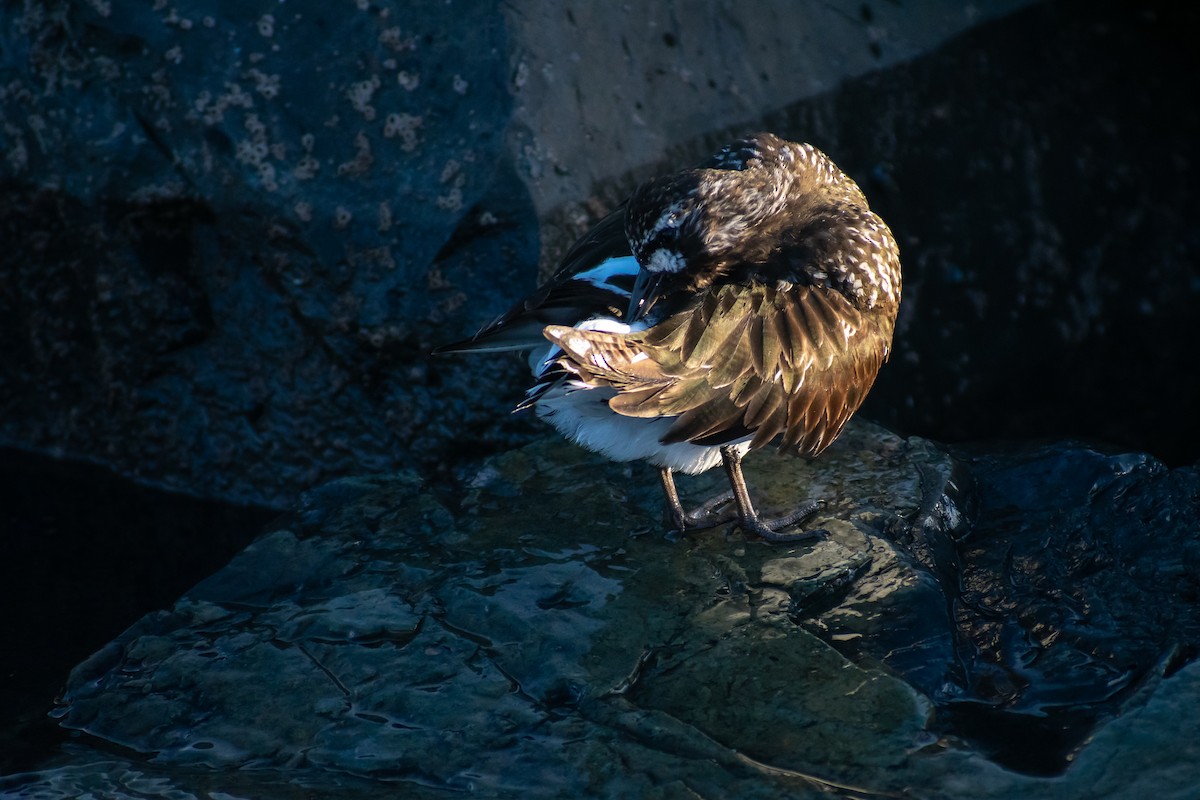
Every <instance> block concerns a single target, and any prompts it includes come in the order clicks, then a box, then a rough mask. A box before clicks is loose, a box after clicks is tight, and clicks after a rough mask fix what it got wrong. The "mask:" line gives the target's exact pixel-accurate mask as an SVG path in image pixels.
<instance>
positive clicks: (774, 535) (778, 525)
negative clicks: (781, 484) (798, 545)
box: [738, 500, 829, 544]
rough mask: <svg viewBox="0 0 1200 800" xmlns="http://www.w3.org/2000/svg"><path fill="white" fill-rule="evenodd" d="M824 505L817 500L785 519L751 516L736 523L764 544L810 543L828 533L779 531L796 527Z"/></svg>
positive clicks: (818, 531)
mask: <svg viewBox="0 0 1200 800" xmlns="http://www.w3.org/2000/svg"><path fill="white" fill-rule="evenodd" d="M824 505H825V504H824V503H823V502H821V501H820V500H817V501H814V502H812V503H809V504H808V505H806V506H804V507H802V508H800V509H797V510H796V511H793V512H792V513H791V514H788V515H787V516H786V517H780V518H779V519H773V520H764V519H760V518H759V517H758V515H757V514H755V515H753V516H748V517H743V518H742V519H741V520H740V521H739V522H738V525H740V526H741V527H742V528H743V529H744V530H746V531H748V532H749V533H752V534H754V535H755V536H757V537H758V538H760V539H762V540H763V541H764V542H772V543H777V544H778V543H790V542H805V541H810V540H812V539H820V538H823V537H825V536H827V535H828V534H829V532H828V531H825V530H811V531H796V532H794V533H781V532H780V531H782V530H783V529H784V528H788V527H791V526H792V525H796V524H799V523H801V522H803V521H804V520H806V519H808V518H809V517H811V516H812V515H813V514H816V513H817V512H818V511H820V510H821V508H823V507H824Z"/></svg>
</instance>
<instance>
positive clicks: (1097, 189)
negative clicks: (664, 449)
mask: <svg viewBox="0 0 1200 800" xmlns="http://www.w3.org/2000/svg"><path fill="white" fill-rule="evenodd" d="M1198 30H1200V15H1198V13H1197V10H1196V8H1195V7H1194V6H1182V5H1178V4H1167V3H1149V4H1140V5H1138V6H1136V7H1135V6H1131V5H1129V4H1124V3H1080V2H1055V3H1044V4H1039V5H1037V6H1034V7H1032V8H1030V9H1027V10H1025V11H1022V12H1020V13H1018V14H1015V15H1013V16H1011V17H1008V18H1006V19H1003V20H999V21H997V22H995V23H993V24H991V25H988V26H986V27H983V28H979V29H976V30H973V31H970V32H968V33H966V34H964V35H963V36H961V37H959V38H958V39H957V40H955V41H954V42H952V43H950V44H948V45H947V46H946V47H944V48H942V49H940V50H939V51H938V52H937V53H936V54H933V55H931V56H929V57H926V58H922V59H917V60H915V61H913V62H911V63H909V64H906V65H901V66H898V67H896V68H894V69H890V70H888V71H886V72H881V73H877V74H875V75H873V76H869V77H867V78H865V79H864V80H861V81H856V82H853V83H850V84H847V85H846V86H845V87H844V88H843V90H842V91H840V92H837V93H834V94H831V95H828V96H826V97H824V98H821V99H819V100H817V101H814V102H807V103H802V104H800V105H798V106H796V107H794V108H792V109H788V110H785V111H783V112H781V113H780V114H778V115H771V116H770V117H769V118H768V122H767V125H768V126H769V127H775V128H777V129H780V130H781V131H782V132H785V133H789V134H791V135H793V137H801V138H805V137H807V138H809V139H811V140H812V141H814V143H816V144H819V145H821V146H824V147H827V148H828V149H829V150H830V151H831V152H836V153H838V161H839V164H841V165H842V166H843V168H844V169H846V170H847V171H848V172H850V173H851V174H852V175H853V176H854V177H855V178H856V179H858V181H859V182H860V184H861V185H862V186H863V188H864V191H865V192H866V193H867V196H868V197H869V198H870V199H871V204H872V207H873V208H875V209H876V210H878V211H879V213H880V214H881V216H883V218H884V219H886V220H888V223H889V224H890V225H891V227H892V230H893V231H896V233H897V240H898V242H899V244H900V249H901V256H902V258H903V261H904V284H905V285H904V302H903V305H902V308H901V316H900V320H899V323H898V328H897V341H896V347H895V358H894V359H893V361H892V363H891V364H889V366H888V368H887V370H885V371H884V372H883V373H882V374H881V376H880V380H879V382H878V384H877V386H876V388H875V389H874V391H873V393H872V395H871V397H870V398H869V399H868V401H867V406H866V413H867V414H868V415H869V416H871V417H872V418H874V419H877V420H879V421H881V422H884V423H885V424H889V425H893V426H898V427H899V428H901V429H903V430H907V431H912V432H917V433H922V434H924V435H931V436H934V437H935V438H937V439H939V440H941V441H949V440H956V439H957V440H977V439H999V438H1010V437H1017V438H1021V437H1048V438H1055V439H1056V438H1060V437H1063V436H1068V435H1071V436H1079V437H1085V438H1092V439H1098V440H1102V441H1110V442H1118V443H1120V444H1122V445H1124V446H1126V447H1132V448H1134V449H1138V450H1148V451H1150V452H1153V453H1155V454H1156V455H1158V456H1159V457H1161V458H1164V459H1166V460H1167V461H1168V462H1170V463H1174V464H1184V463H1192V462H1195V461H1196V460H1197V458H1200V417H1198V416H1197V415H1196V414H1195V413H1194V409H1196V408H1200V350H1198V349H1197V348H1196V347H1194V346H1192V344H1191V343H1190V342H1191V338H1192V337H1191V336H1190V335H1189V334H1188V333H1187V332H1188V331H1190V330H1192V328H1193V326H1194V322H1193V319H1194V313H1195V312H1194V309H1195V308H1196V307H1197V304H1198V303H1200V229H1198V228H1197V225H1196V219H1197V218H1198V217H1200V199H1198V197H1200V196H1198V194H1197V192H1196V191H1195V188H1194V187H1195V185H1196V182H1197V178H1198V170H1200V154H1198V151H1197V146H1196V143H1197V141H1200V109H1198V108H1197V107H1196V104H1194V103H1191V102H1188V101H1186V100H1184V98H1190V97H1193V96H1195V95H1197V94H1200V56H1198V55H1197V53H1198V51H1197V49H1196V48H1195V47H1192V46H1191V42H1192V41H1193V40H1194V38H1195V35H1196V32H1197V31H1198Z"/></svg>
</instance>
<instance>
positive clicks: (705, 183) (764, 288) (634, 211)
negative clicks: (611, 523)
mask: <svg viewBox="0 0 1200 800" xmlns="http://www.w3.org/2000/svg"><path fill="white" fill-rule="evenodd" d="M620 220H623V221H624V239H625V240H626V241H625V242H621V243H616V242H615V241H614V240H615V238H616V231H617V229H618V224H619V222H620ZM618 244H619V245H621V246H618ZM624 247H627V248H628V250H625V249H623V248H624ZM625 252H632V254H633V256H634V257H635V258H636V264H632V263H630V265H629V269H630V270H631V271H632V270H636V275H635V276H634V277H635V280H634V283H633V286H632V290H631V291H629V292H626V290H625V288H624V286H620V287H619V288H618V283H619V281H618V280H617V279H618V278H620V277H623V276H615V275H613V274H610V273H612V272H613V271H614V270H616V269H617V266H618V265H620V264H622V263H626V262H632V259H629V258H627V257H626V258H625V259H624V262H623V261H622V260H621V255H622V254H623V253H625ZM597 265H601V266H597ZM589 270H590V271H589ZM606 270H607V271H606ZM602 273H603V274H604V275H605V276H606V277H605V280H604V281H601V280H597V279H596V277H595V276H597V275H600V274H602ZM627 274H632V272H631V273H627ZM585 277H587V278H588V281H590V282H591V283H590V286H591V288H588V289H587V290H586V291H581V290H580V287H581V286H582V284H581V283H580V281H581V279H582V278H585ZM588 281H584V282H585V283H587V282H588ZM900 285H901V277H900V262H899V255H898V252H897V248H896V243H895V240H894V239H893V237H892V234H891V232H890V231H889V230H888V228H887V226H886V225H885V224H884V223H883V221H882V220H881V219H880V218H879V217H878V216H876V215H875V214H874V213H873V212H872V211H871V210H870V208H869V206H868V204H867V200H866V198H865V197H864V196H863V193H862V191H861V190H860V189H859V187H858V186H857V184H855V183H854V181H852V180H851V179H850V178H848V177H847V176H846V175H845V174H843V173H842V172H841V170H839V169H838V168H837V167H836V166H835V165H834V164H833V162H831V161H830V160H829V159H828V158H827V157H826V156H825V155H824V154H823V153H821V152H820V151H818V150H817V149H816V148H814V147H812V146H811V145H806V144H798V143H795V142H787V141H784V140H782V139H780V138H779V137H776V136H774V135H772V134H757V135H755V136H751V137H747V138H746V139H742V140H739V141H737V142H734V143H733V144H731V145H729V146H728V147H726V148H724V149H723V150H721V151H720V152H719V153H717V154H716V155H714V156H713V157H712V158H710V159H709V160H708V161H706V162H705V163H703V164H701V165H700V166H699V167H697V168H694V169H688V170H682V171H680V172H677V173H674V174H672V175H667V176H664V177H661V178H656V179H654V180H651V181H648V182H646V183H645V184H643V185H642V186H640V187H639V188H638V189H637V190H636V191H635V192H634V193H633V195H632V196H631V197H630V199H629V201H628V203H627V204H626V206H625V207H624V208H623V209H621V210H618V212H617V213H616V214H614V215H612V216H610V217H608V218H606V219H605V220H604V221H602V222H601V223H600V224H599V225H598V226H597V228H596V229H594V231H593V233H592V234H590V235H589V236H587V237H585V238H584V239H583V240H581V242H580V243H579V244H577V245H576V247H575V248H573V249H572V251H571V253H569V254H568V257H567V259H566V261H565V263H564V266H563V268H562V269H560V270H559V272H558V273H557V274H556V276H555V278H554V279H553V280H552V281H551V282H550V283H549V284H547V286H545V287H543V288H542V289H541V290H540V291H539V292H537V293H535V294H534V295H533V296H531V298H530V299H529V300H527V301H526V302H525V303H523V304H519V305H518V306H516V307H514V309H513V311H510V312H509V314H507V315H506V316H505V317H502V318H501V320H499V321H497V323H494V324H493V325H492V326H489V328H487V329H485V330H484V331H482V332H481V334H480V336H479V337H477V338H478V339H479V340H487V339H488V337H496V336H502V335H504V333H505V332H506V331H508V330H510V329H513V328H515V327H516V326H518V325H520V324H527V323H529V322H533V323H535V324H536V325H539V326H541V325H544V326H545V327H544V330H543V333H544V335H545V337H546V338H547V339H549V340H550V342H552V343H553V344H554V345H555V347H552V348H551V349H550V351H549V352H548V353H546V354H544V356H541V357H540V358H539V360H538V361H537V363H536V364H535V372H536V373H537V375H538V382H537V384H536V385H535V386H534V388H533V389H531V390H530V393H529V396H528V397H527V399H526V401H525V403H524V404H523V405H534V406H537V407H538V410H539V413H540V414H542V415H543V416H544V417H546V418H547V419H549V420H550V421H551V422H552V423H553V424H555V425H556V427H558V428H559V429H560V430H561V431H563V432H564V434H566V435H568V436H570V437H571V438H574V439H575V440H576V441H578V442H580V443H581V444H583V445H585V446H587V447H591V448H592V449H595V450H598V451H600V452H603V453H605V454H607V455H609V456H610V457H613V458H616V459H618V460H625V459H630V458H643V459H645V460H648V461H650V462H651V463H654V464H656V465H657V466H658V467H659V468H660V470H661V471H662V478H663V486H664V489H665V490H666V493H667V497H668V500H669V502H670V503H671V506H672V514H673V517H674V520H675V523H676V525H678V526H679V527H685V526H687V525H688V524H690V523H693V522H694V521H695V520H694V519H693V518H691V517H689V515H687V514H685V513H684V512H683V510H682V507H681V506H680V504H679V500H678V495H677V493H676V492H675V488H674V483H673V479H672V477H671V473H672V470H675V469H682V470H684V471H689V472H697V471H701V470H703V469H707V468H708V467H710V466H712V465H713V464H715V463H716V456H715V453H716V452H718V451H719V456H720V461H721V462H722V463H723V464H724V466H725V469H726V471H727V472H728V474H729V479H730V484H731V486H732V487H733V494H734V499H735V501H736V502H737V506H738V513H739V516H740V518H741V522H742V525H743V526H744V527H746V528H748V529H750V530H751V531H753V532H755V533H757V534H759V535H760V536H762V537H764V538H767V539H772V540H780V539H787V538H789V537H787V536H784V535H781V534H779V533H778V529H779V528H780V527H782V526H783V525H786V524H791V523H793V522H795V521H796V518H797V517H798V516H801V515H800V514H794V515H792V516H790V517H788V518H786V519H785V520H783V521H781V522H777V523H774V524H772V523H766V522H764V521H762V520H760V519H759V517H758V515H757V513H756V512H755V511H754V508H753V504H752V503H751V501H750V498H749V494H748V491H747V490H746V488H745V482H744V480H743V478H742V474H741V466H740V464H741V458H742V456H743V455H744V454H745V453H746V452H748V451H749V450H753V449H756V448H759V447H763V446H765V445H767V444H769V443H771V442H773V441H774V442H778V444H779V446H780V447H781V448H783V449H785V450H788V451H791V452H794V453H797V454H800V455H805V456H815V455H817V454H819V453H820V452H821V451H822V450H824V449H825V448H826V447H828V446H829V444H830V443H832V442H833V441H834V439H836V438H837V436H838V434H839V433H840V432H841V430H842V428H843V427H844V426H845V424H846V422H847V421H848V420H849V419H850V417H851V416H852V415H853V414H854V412H855V411H856V410H857V409H858V407H859V406H860V405H861V404H862V402H863V399H864V398H865V397H866V395H867V392H868V390H869V389H870V387H871V385H872V383H873V382H874V380H875V376H876V374H877V373H878V371H879V368H880V367H881V365H882V364H883V363H884V362H885V361H886V360H887V357H888V353H889V350H890V347H891V341H892V332H893V329H894V327H895V321H896V313H897V309H898V306H899V302H900ZM572 286H574V287H575V288H572ZM589 292H598V294H596V295H594V296H591V295H589V294H588V293H589ZM626 297H627V298H628V308H627V309H626V310H625V311H624V313H614V311H615V309H614V308H613V307H614V306H615V305H619V304H620V303H621V301H622V300H624V299H625V298H626ZM584 306H588V307H587V308H584ZM563 309H567V311H566V312H565V313H564V312H563ZM552 312H558V313H557V315H556V314H555V313H552ZM596 403H601V404H603V408H602V409H601V408H600V407H599V406H597V405H595V404H596ZM620 419H628V420H629V422H628V423H622V422H620ZM637 421H641V422H637ZM637 425H642V426H643V427H640V428H639V427H637ZM647 425H649V426H652V427H644V426H647ZM648 430H653V431H654V436H653V437H652V438H651V439H646V438H645V436H644V435H642V433H641V432H642V431H648Z"/></svg>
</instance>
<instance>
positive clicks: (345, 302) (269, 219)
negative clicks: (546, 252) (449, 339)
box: [0, 2, 537, 506]
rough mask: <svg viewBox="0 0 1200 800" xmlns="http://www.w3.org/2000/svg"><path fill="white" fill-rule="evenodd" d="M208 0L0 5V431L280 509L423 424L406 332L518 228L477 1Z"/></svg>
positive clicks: (376, 460)
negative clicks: (402, 8) (1, 362)
mask: <svg viewBox="0 0 1200 800" xmlns="http://www.w3.org/2000/svg"><path fill="white" fill-rule="evenodd" d="M209 6H210V4H207V3H196V4H193V5H192V6H190V8H191V10H184V7H176V6H170V7H168V6H166V5H162V6H156V7H155V8H153V9H152V8H151V7H150V6H149V5H146V4H120V7H118V8H111V7H110V6H109V4H107V3H105V4H94V5H93V6H92V7H89V6H87V5H80V4H77V3H65V2H64V3H47V4H40V3H39V4H29V5H28V7H27V8H26V9H25V10H24V12H23V13H15V12H14V13H6V15H5V18H4V25H3V29H2V30H0V35H2V36H3V37H4V52H5V54H6V60H7V64H6V65H5V72H4V78H3V81H2V83H3V89H2V90H0V110H2V113H3V117H4V119H5V120H6V123H5V126H4V127H3V130H2V131H0V137H2V139H0V142H2V149H3V151H4V153H5V155H6V161H5V163H4V169H3V172H2V173H0V185H2V188H3V191H2V192H0V196H2V199H0V235H2V236H3V238H4V242H5V248H4V252H3V254H2V255H0V259H2V261H0V274H3V276H4V280H3V281H2V282H0V309H3V314H2V315H0V316H2V317H3V320H4V321H3V323H0V346H2V347H3V351H4V352H5V354H6V355H5V359H6V364H5V370H4V372H3V374H2V375H0V397H2V398H3V399H2V400H0V416H2V417H3V420H4V422H3V425H2V428H0V437H2V438H3V439H4V440H5V441H7V442H8V443H11V444H17V445H20V446H23V447H27V448H37V449H43V450H47V451H51V452H55V453H63V454H70V455H74V456H77V457H79V456H83V457H88V458H92V459H95V460H99V461H102V462H105V463H107V464H109V465H110V466H112V467H114V468H116V469H117V470H119V471H122V472H125V473H127V474H131V475H134V476H136V477H138V478H140V479H141V480H144V481H149V482H154V483H161V484H165V485H168V486H171V487H174V488H178V489H184V490H187V491H190V492H194V493H198V494H204V495H211V496H219V497H223V498H225V499H229V500H234V501H241V502H253V503H258V504H266V505H276V506H279V505H285V504H286V503H287V502H289V498H290V497H292V496H294V493H295V492H296V491H297V490H298V489H299V488H300V487H303V486H305V485H310V484H312V483H313V482H314V481H319V480H321V476H322V475H328V474H335V473H346V472H353V471H357V470H360V469H374V468H381V467H384V466H390V465H392V464H394V463H396V462H403V461H411V460H414V459H415V456H414V453H419V452H421V451H422V450H423V449H427V448H428V447H429V443H430V441H437V440H440V441H443V442H444V441H447V440H449V438H450V436H451V435H452V432H451V431H449V430H447V429H445V427H444V423H441V422H439V419H440V416H439V412H441V411H443V410H445V409H444V405H443V404H445V403H448V404H449V405H450V406H451V410H452V411H456V412H458V413H456V414H454V418H461V417H462V416H471V415H470V414H467V413H466V412H465V410H464V409H465V408H468V407H470V406H472V405H478V404H479V402H480V401H479V398H478V394H476V395H474V396H471V395H466V394H463V395H461V396H459V397H457V398H455V399H453V400H449V401H446V400H441V399H439V398H437V396H436V393H435V392H434V391H431V387H430V386H429V385H428V381H429V375H428V373H427V370H426V368H425V366H424V356H425V354H426V353H427V352H428V348H429V346H430V343H431V341H433V339H432V337H431V336H430V333H429V332H430V330H440V328H439V326H440V325H441V324H442V323H443V322H444V321H445V319H446V315H447V313H449V312H450V311H452V310H454V309H456V308H457V307H458V306H459V305H460V304H461V303H462V300H463V296H462V293H461V291H460V290H459V289H457V288H452V287H462V286H470V287H472V303H473V313H475V314H482V315H484V316H486V315H487V314H488V313H489V309H494V310H497V311H498V310H499V309H500V308H501V307H502V306H503V305H504V304H505V303H506V302H507V300H508V299H509V298H511V297H512V295H513V294H515V293H516V292H518V291H519V290H520V289H521V288H523V287H522V286H521V285H520V284H523V283H524V282H525V281H527V280H529V277H528V276H526V277H522V276H521V273H520V272H519V271H517V270H512V269H508V268H505V267H504V266H503V265H507V264H511V263H532V262H534V261H536V257H537V256H536V234H535V233H534V231H533V229H532V227H531V226H530V225H529V223H528V222H522V223H521V224H519V225H518V224H516V221H517V220H522V219H523V218H524V217H526V216H528V213H527V212H528V200H527V198H526V195H525V192H524V189H523V187H522V186H521V184H520V182H519V181H518V180H517V179H516V177H515V175H514V174H513V172H512V170H511V169H510V168H509V167H507V166H506V161H505V158H504V155H503V141H504V131H505V128H506V125H507V119H508V115H509V113H510V105H511V101H510V99H509V96H508V94H507V92H506V90H505V86H504V79H503V74H502V71H501V70H497V69H496V63H497V61H498V60H499V59H501V58H502V57H503V53H504V50H505V47H506V45H505V36H504V31H503V29H502V26H501V25H500V22H499V17H498V15H497V14H496V13H495V11H494V9H492V8H490V7H489V6H488V5H487V4H480V3H473V4H468V5H467V6H464V7H462V8H459V7H457V6H456V7H453V8H452V7H450V6H449V5H448V4H435V5H432V6H429V7H427V8H423V9H422V10H420V11H419V12H416V11H413V10H410V11H411V12H412V13H408V12H406V13H405V14H403V15H401V14H399V13H397V10H396V9H387V8H380V7H375V6H369V5H368V4H366V3H361V4H359V5H358V7H357V8H355V7H354V6H353V5H352V6H349V7H346V8H341V7H338V8H334V7H332V6H329V5H328V4H322V3H311V4H310V3H290V4H288V5H287V6H280V7H278V8H276V9H274V10H272V11H271V12H270V13H261V9H257V7H255V9H253V10H252V9H251V7H250V6H246V7H244V8H243V7H239V9H241V10H237V9H230V8H225V7H224V6H222V7H221V8H220V9H219V10H218V9H217V8H216V7H209ZM247 15H249V16H247ZM401 16H402V17H403V18H400V17H401ZM452 32H453V33H452ZM506 366H508V365H502V367H495V368H489V367H487V366H486V365H484V366H482V367H481V366H480V365H475V367H474V369H475V370H478V371H479V373H478V375H477V376H476V378H475V379H476V380H483V381H487V382H489V383H503V382H504V379H503V378H501V377H500V376H501V374H502V373H503V371H504V370H503V367H506ZM439 379H445V380H459V378H458V377H457V375H456V371H455V369H454V368H453V367H451V368H449V369H448V370H447V372H446V373H445V374H443V375H442V376H440V377H439ZM508 380H509V381H511V379H508ZM456 404H457V405H459V406H461V407H460V408H455V407H454V406H455V405H456ZM489 407H490V406H489Z"/></svg>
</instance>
